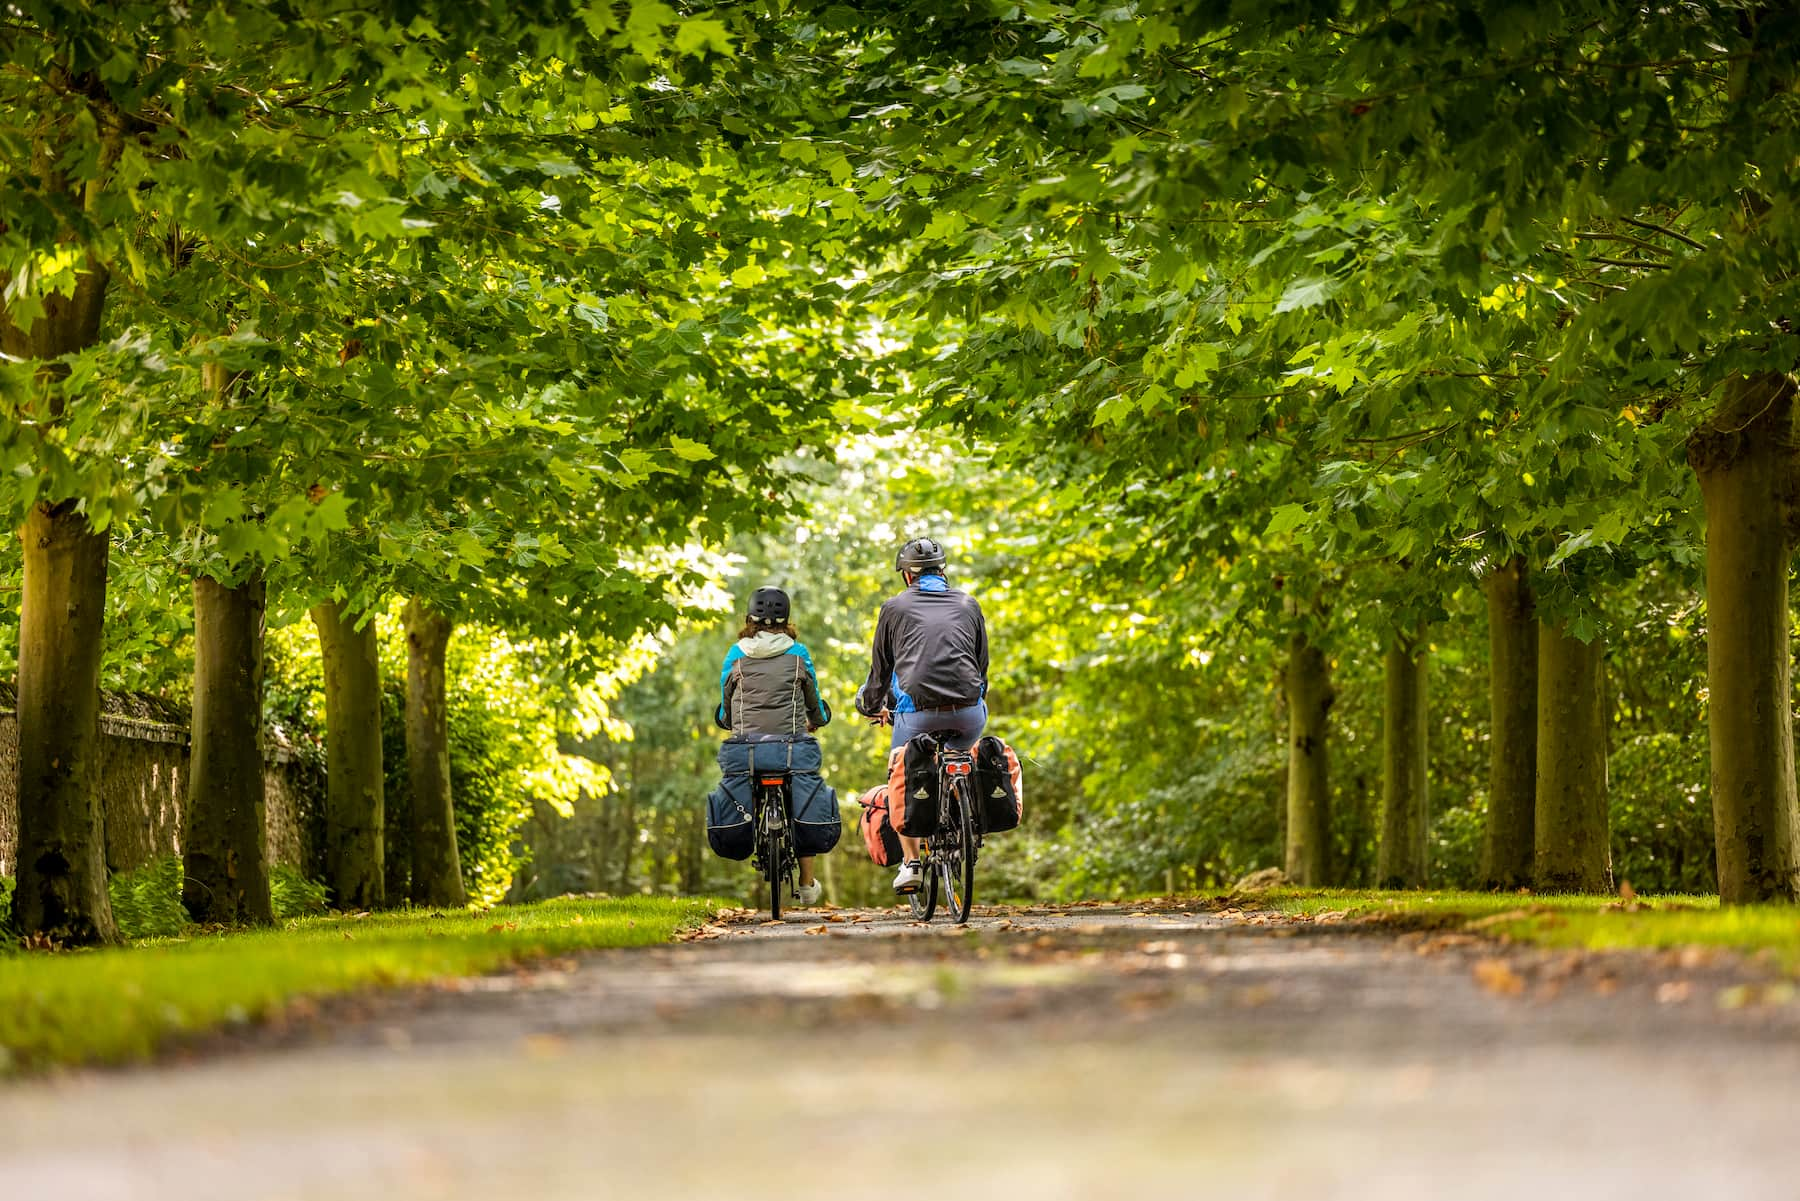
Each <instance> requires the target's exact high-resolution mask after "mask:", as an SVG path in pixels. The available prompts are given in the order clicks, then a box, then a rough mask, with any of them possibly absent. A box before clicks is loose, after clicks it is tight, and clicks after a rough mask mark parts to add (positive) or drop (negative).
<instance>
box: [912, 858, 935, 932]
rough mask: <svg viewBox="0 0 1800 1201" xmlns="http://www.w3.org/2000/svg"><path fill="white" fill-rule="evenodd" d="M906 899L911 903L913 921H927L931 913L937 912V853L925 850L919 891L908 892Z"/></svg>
mask: <svg viewBox="0 0 1800 1201" xmlns="http://www.w3.org/2000/svg"><path fill="white" fill-rule="evenodd" d="M906 899H907V901H908V902H910V903H911V905H912V915H913V920H914V921H920V922H928V921H930V920H931V916H932V914H934V913H936V912H937V904H938V876H937V855H936V853H935V852H927V853H926V855H925V880H924V882H923V883H922V884H920V885H919V891H917V892H914V893H908V894H907V897H906Z"/></svg>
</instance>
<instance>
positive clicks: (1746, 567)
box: [1688, 374, 1800, 904]
mask: <svg viewBox="0 0 1800 1201" xmlns="http://www.w3.org/2000/svg"><path fill="white" fill-rule="evenodd" d="M1794 449H1795V438H1794V385H1793V383H1792V382H1791V381H1789V380H1788V379H1787V378H1786V377H1784V376H1780V375H1773V374H1765V375H1756V376H1750V377H1747V378H1740V377H1734V378H1733V379H1731V380H1729V381H1727V383H1726V387H1725V397H1724V400H1723V402H1722V403H1721V405H1720V407H1719V411H1718V412H1717V414H1715V416H1714V417H1713V419H1712V421H1711V422H1710V424H1709V425H1708V426H1707V427H1704V428H1702V429H1700V430H1698V431H1696V432H1695V433H1694V435H1693V436H1692V438H1691V439H1690V440H1689V442H1688V462H1689V463H1690V464H1691V465H1692V466H1693V468H1694V471H1695V473H1696V474H1697V475H1698V476H1699V479H1700V494H1701V497H1702V499H1703V501H1704V503H1705V505H1706V606H1707V620H1706V679H1707V688H1708V690H1709V694H1710V699H1709V701H1708V705H1707V723H1708V734H1709V737H1710V740H1711V749H1712V804H1713V835H1714V846H1715V854H1716V856H1717V862H1718V870H1719V898H1720V899H1721V900H1722V901H1724V902H1725V903H1727V904H1747V903H1750V902H1753V901H1794V900H1800V803H1797V801H1796V793H1795V780H1794V728H1793V712H1792V703H1793V702H1792V695H1793V694H1792V690H1791V667H1790V662H1789V659H1790V655H1791V648H1790V645H1789V620H1790V618H1789V614H1788V568H1789V562H1790V557H1791V535H1790V531H1789V529H1788V521H1789V519H1790V518H1789V514H1790V511H1791V506H1790V505H1789V503H1788V496H1787V491H1788V481H1789V478H1790V473H1791V472H1792V471H1793V461H1794Z"/></svg>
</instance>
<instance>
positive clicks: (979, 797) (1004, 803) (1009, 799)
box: [970, 734, 1025, 834]
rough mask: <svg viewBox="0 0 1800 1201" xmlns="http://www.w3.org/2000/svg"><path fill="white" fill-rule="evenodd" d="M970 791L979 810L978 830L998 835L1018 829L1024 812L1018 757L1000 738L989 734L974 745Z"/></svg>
mask: <svg viewBox="0 0 1800 1201" xmlns="http://www.w3.org/2000/svg"><path fill="white" fill-rule="evenodd" d="M970 790H971V791H972V792H974V794H975V798H976V804H977V805H978V807H979V808H980V810H981V829H982V832H983V833H985V834H999V833H1001V832H1003V831H1006V830H1011V829H1015V828H1017V826H1018V824H1019V820H1020V818H1022V817H1023V816H1024V812H1025V786H1024V781H1023V779H1022V778H1021V777H1020V774H1019V757H1018V755H1016V754H1014V753H1013V749H1012V748H1011V747H1010V746H1007V745H1006V744H1005V743H1004V742H1002V741H1000V739H998V738H996V737H994V736H993V735H992V734H989V735H988V736H987V737H986V738H983V739H982V740H981V741H980V742H977V743H976V744H975V771H974V773H973V775H972V776H971V777H970Z"/></svg>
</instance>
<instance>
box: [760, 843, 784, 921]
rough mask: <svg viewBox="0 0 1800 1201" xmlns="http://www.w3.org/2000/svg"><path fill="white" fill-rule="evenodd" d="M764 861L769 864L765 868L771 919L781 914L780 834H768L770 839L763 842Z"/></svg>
mask: <svg viewBox="0 0 1800 1201" xmlns="http://www.w3.org/2000/svg"><path fill="white" fill-rule="evenodd" d="M763 863H764V864H766V865H767V866H766V867H765V868H764V869H763V870H764V872H765V873H766V874H767V875H768V877H769V917H770V918H771V919H775V918H779V917H780V916H781V885H782V871H781V839H780V837H779V836H778V835H775V834H770V835H768V841H767V842H765V843H764V844H763Z"/></svg>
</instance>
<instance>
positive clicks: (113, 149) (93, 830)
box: [0, 128, 118, 944]
mask: <svg viewBox="0 0 1800 1201" xmlns="http://www.w3.org/2000/svg"><path fill="white" fill-rule="evenodd" d="M116 132H117V131H116V130H113V129H110V128H109V129H108V130H107V131H106V135H105V137H104V138H103V139H102V141H103V146H102V148H101V149H102V157H103V158H107V159H108V161H110V157H112V156H116V154H117V147H118V143H117V138H116ZM59 150H60V147H59V146H56V145H52V144H51V143H49V142H45V141H41V140H40V141H39V142H37V143H35V145H34V151H33V163H34V173H35V175H36V176H37V178H38V179H39V180H40V182H41V183H43V184H45V185H47V186H50V187H54V186H56V181H57V180H58V179H59V178H60V177H59V175H58V174H57V173H56V171H55V162H56V153H57V152H58V151H59ZM71 199H74V198H71ZM109 279H110V277H109V275H108V272H107V270H106V268H105V267H103V266H101V265H100V264H99V263H97V262H95V261H94V259H93V258H92V257H90V258H89V259H88V261H87V267H86V270H84V271H82V272H81V273H80V274H79V275H78V276H77V277H76V279H75V286H74V289H73V290H72V291H71V292H70V293H68V294H67V295H64V294H62V293H51V294H48V295H46V296H44V297H43V298H42V301H43V313H42V314H41V315H40V316H39V317H38V318H37V319H36V320H34V321H32V323H31V324H30V325H28V326H21V325H19V324H18V323H17V322H16V321H14V319H13V310H12V308H11V307H10V305H8V304H7V303H5V302H4V301H0V351H4V352H5V353H6V354H7V355H8V356H10V357H12V358H14V359H22V360H27V361H31V360H35V361H36V362H37V364H38V366H37V375H36V378H37V380H38V382H39V383H40V384H44V383H50V382H52V381H55V380H57V379H59V378H60V377H61V376H62V375H64V374H65V373H66V370H65V368H64V367H63V366H62V364H60V363H58V362H56V361H55V360H57V359H59V358H61V357H62V356H63V355H66V354H72V353H74V352H76V351H79V350H82V349H84V348H86V347H88V346H91V345H93V344H94V342H96V341H97V340H98V339H99V336H100V321H101V316H102V313H103V312H104V310H105V306H106V291H107V284H108V282H109ZM9 283H11V275H10V273H7V272H0V284H9ZM38 401H39V398H37V397H34V398H33V401H32V406H33V409H34V412H33V413H32V415H33V416H35V417H36V418H37V420H39V421H40V422H46V423H47V422H51V421H56V420H59V419H60V418H61V417H62V414H63V400H62V396H61V393H59V392H58V391H56V390H55V389H54V388H51V389H50V390H49V391H48V394H47V398H46V399H45V403H44V404H43V405H42V407H38ZM19 539H20V541H21V542H22V543H23V544H24V552H25V561H24V584H23V587H22V589H21V606H20V613H19V688H18V726H19V784H18V804H19V830H18V869H17V871H18V875H17V879H16V880H15V887H14V892H13V908H12V918H13V924H14V925H15V926H16V927H17V928H18V930H19V932H20V933H22V934H42V935H47V936H49V937H51V938H54V939H56V940H57V941H59V942H64V943H71V944H75V943H95V942H113V941H116V940H117V938H118V929H117V927H116V926H115V925H114V922H113V915H112V900H111V898H110V897H109V896H108V894H107V891H106V839H105V829H104V826H103V821H104V815H103V814H102V812H101V809H100V803H99V798H98V797H96V796H95V793H94V784H95V778H96V772H97V769H98V766H99V754H100V655H101V651H102V648H103V645H104V638H105V617H106V568H107V553H108V550H109V547H108V542H107V536H106V535H105V534H104V533H100V532H96V531H95V530H94V529H93V528H92V526H91V525H90V524H89V523H88V519H87V516H86V515H85V514H83V513H81V512H79V511H78V510H77V507H76V502H75V501H74V500H73V499H64V500H61V501H56V502H43V503H39V504H37V505H35V506H33V508H32V510H31V512H30V513H29V514H27V516H26V518H25V524H24V525H23V526H21V527H20V529H19Z"/></svg>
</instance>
